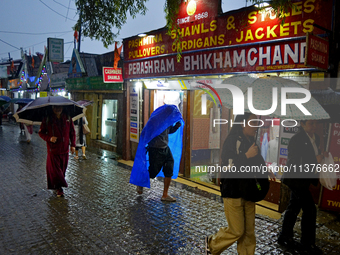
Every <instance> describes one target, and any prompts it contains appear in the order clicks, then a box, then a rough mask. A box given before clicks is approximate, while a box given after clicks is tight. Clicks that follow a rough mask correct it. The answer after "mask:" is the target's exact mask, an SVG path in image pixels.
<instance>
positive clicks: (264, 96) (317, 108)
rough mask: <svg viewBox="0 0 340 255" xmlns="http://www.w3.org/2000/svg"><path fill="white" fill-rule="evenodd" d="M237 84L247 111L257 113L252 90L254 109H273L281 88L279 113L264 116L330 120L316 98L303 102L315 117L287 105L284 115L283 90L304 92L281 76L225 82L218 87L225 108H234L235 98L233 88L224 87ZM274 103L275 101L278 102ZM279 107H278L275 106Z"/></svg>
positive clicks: (243, 77)
mask: <svg viewBox="0 0 340 255" xmlns="http://www.w3.org/2000/svg"><path fill="white" fill-rule="evenodd" d="M227 84H230V85H234V86H236V87H238V88H239V89H240V91H242V93H243V96H244V109H245V111H246V112H253V109H249V107H248V100H247V99H248V91H249V90H248V88H250V87H251V88H252V95H249V97H250V98H252V99H253V100H252V102H253V103H252V105H253V108H255V109H256V110H261V111H264V110H269V109H271V108H272V106H273V88H277V93H275V94H276V95H277V100H275V101H276V102H277V106H276V110H275V111H274V112H273V113H270V114H264V115H266V116H270V117H275V118H281V119H295V120H311V119H313V120H320V119H329V118H330V117H329V115H328V113H327V112H326V111H325V110H324V108H323V107H322V106H321V105H320V104H319V103H318V102H317V101H316V100H315V99H314V98H313V97H311V99H310V100H309V101H308V102H306V103H303V106H304V107H305V108H306V109H307V111H309V112H310V113H311V115H306V114H305V113H303V112H302V111H301V110H300V109H299V108H298V107H297V106H296V105H295V104H287V106H286V114H285V115H282V111H281V91H282V88H290V89H294V88H299V89H301V88H302V89H304V87H303V86H301V85H300V84H299V83H297V82H295V81H293V80H289V79H284V78H280V77H273V76H270V77H262V78H251V77H249V76H247V75H241V76H233V77H230V78H227V79H225V80H224V81H223V82H222V84H221V85H217V86H216V88H215V89H216V91H217V93H218V94H219V95H220V97H221V100H222V103H223V105H224V106H226V107H228V108H233V103H234V102H233V96H232V94H231V92H230V90H229V89H227V88H223V86H224V85H227ZM286 97H287V98H288V99H299V98H300V99H301V98H304V97H305V95H304V94H303V93H298V92H296V93H287V94H286ZM275 101H274V102H275ZM274 106H275V105H274Z"/></svg>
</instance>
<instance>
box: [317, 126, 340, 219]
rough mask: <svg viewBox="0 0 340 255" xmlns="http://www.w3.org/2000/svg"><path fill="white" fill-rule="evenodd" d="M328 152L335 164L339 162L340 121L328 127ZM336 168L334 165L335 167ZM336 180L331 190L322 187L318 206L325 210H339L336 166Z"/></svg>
mask: <svg viewBox="0 0 340 255" xmlns="http://www.w3.org/2000/svg"><path fill="white" fill-rule="evenodd" d="M330 130H331V131H330V139H329V152H330V153H331V154H332V156H333V160H334V164H335V166H338V165H339V164H340V123H333V124H332V126H331V129H330ZM335 168H336V167H335ZM337 171H338V172H337V176H338V182H337V185H336V186H335V187H334V188H333V190H328V189H326V188H323V192H322V198H321V203H320V207H321V208H322V209H325V210H332V211H337V212H340V172H339V168H337Z"/></svg>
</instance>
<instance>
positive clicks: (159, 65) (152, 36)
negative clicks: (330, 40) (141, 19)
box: [123, 0, 333, 210]
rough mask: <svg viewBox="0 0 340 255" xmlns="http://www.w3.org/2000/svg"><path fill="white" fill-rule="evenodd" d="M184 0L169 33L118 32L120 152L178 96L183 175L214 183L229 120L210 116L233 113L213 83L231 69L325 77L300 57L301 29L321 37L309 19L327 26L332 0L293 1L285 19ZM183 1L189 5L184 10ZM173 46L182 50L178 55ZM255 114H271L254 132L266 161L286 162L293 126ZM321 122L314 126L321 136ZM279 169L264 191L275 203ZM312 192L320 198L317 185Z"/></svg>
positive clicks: (303, 46)
mask: <svg viewBox="0 0 340 255" xmlns="http://www.w3.org/2000/svg"><path fill="white" fill-rule="evenodd" d="M186 2H187V1H183V2H182V4H181V5H180V11H179V17H178V19H177V23H178V25H179V29H178V31H177V32H176V31H172V33H171V34H170V35H168V34H167V30H166V29H165V28H163V29H159V30H155V31H151V32H149V33H146V34H147V35H146V36H145V37H142V38H141V37H138V36H135V37H130V38H126V39H124V58H125V59H124V79H125V81H126V84H127V104H126V107H127V109H128V110H127V112H128V113H129V115H128V117H127V124H126V125H127V129H126V132H127V133H128V134H130V136H128V137H127V140H126V143H127V144H129V146H127V150H126V151H125V153H124V154H123V155H124V156H125V158H126V159H133V158H134V155H135V151H136V148H137V145H138V139H139V134H140V132H141V130H142V129H143V127H144V126H145V124H146V122H147V120H148V118H149V116H150V114H151V113H152V112H153V111H154V110H155V109H156V108H157V107H159V106H161V105H163V104H164V103H170V104H176V105H177V106H178V107H179V109H180V111H181V113H182V115H183V118H184V120H185V127H184V136H183V153H182V161H181V168H180V173H181V174H182V176H183V177H185V178H190V179H192V180H194V181H198V182H201V183H206V184H207V185H215V186H216V187H217V186H218V184H219V175H218V171H214V170H213V169H214V168H213V166H215V167H217V166H218V165H220V164H221V150H222V146H223V143H224V141H225V139H226V137H227V135H228V132H229V130H230V121H229V122H226V123H224V125H214V120H216V119H223V120H231V119H233V117H234V116H233V109H232V108H227V107H225V105H223V104H222V102H221V100H220V99H221V98H220V96H219V95H218V93H215V92H216V91H215V89H216V88H218V87H219V86H220V85H222V84H225V83H226V82H227V81H228V78H229V77H231V76H234V75H247V76H248V77H251V78H254V79H258V78H261V77H267V76H273V77H282V78H285V79H288V80H292V81H294V82H297V83H299V84H300V85H301V86H302V87H303V88H306V89H309V88H310V86H311V84H312V74H313V73H315V72H318V73H322V76H323V77H327V76H328V74H327V72H326V71H325V70H324V69H323V68H322V67H319V66H316V65H312V64H309V62H308V63H306V58H307V55H306V54H307V49H308V50H310V48H308V46H307V44H308V42H307V40H306V36H307V33H313V34H314V35H319V36H320V37H327V36H326V33H325V32H324V31H323V30H321V29H319V28H317V26H313V24H318V25H320V26H322V27H323V28H327V29H329V30H330V29H331V25H332V22H333V21H332V15H331V12H332V1H322V4H321V1H318V0H316V1H309V0H305V1H301V2H298V3H295V5H296V6H295V7H294V8H293V9H292V10H290V12H289V15H288V14H287V16H286V20H285V23H284V24H281V21H280V20H278V19H276V18H275V17H274V16H273V13H272V12H271V11H270V10H269V9H265V10H261V11H260V10H258V9H257V8H255V7H254V6H251V7H247V8H242V9H240V10H236V11H231V12H227V13H218V10H219V6H218V2H219V1H213V2H211V1H194V0H191V1H190V2H194V4H193V3H192V4H190V5H188V4H187V3H186ZM188 6H191V7H192V6H195V8H194V9H192V10H191V9H190V10H188ZM191 7H190V8H191ZM320 26H318V27H320ZM178 34H180V35H181V37H180V38H177V36H178ZM176 39H179V40H177V41H176ZM326 39H327V38H326ZM178 48H180V50H182V54H181V59H180V61H179V62H178V61H177V60H178V56H177V49H178ZM323 50H324V49H323ZM326 50H327V51H328V48H327V49H326ZM327 54H329V52H327ZM319 60H320V59H319ZM320 61H321V60H320ZM322 61H326V60H322ZM322 61H321V62H322ZM268 100H269V99H268ZM222 101H223V100H222ZM261 119H263V120H265V119H270V121H264V125H263V126H262V127H261V129H259V132H258V145H259V146H260V147H262V145H264V146H265V148H266V149H263V150H262V151H261V153H263V154H262V155H263V156H264V158H265V159H266V161H267V164H276V165H284V164H285V163H286V161H285V158H286V156H287V155H286V153H287V143H288V141H289V139H290V137H291V136H292V135H293V134H294V132H295V131H296V129H293V130H285V129H284V127H283V126H282V125H281V121H280V119H272V118H269V117H266V116H262V117H261ZM322 125H323V124H322ZM324 129H325V127H323V126H322V127H321V126H320V132H321V136H323V134H324V133H323V130H324ZM326 143H327V141H326V142H325V143H324V144H323V146H324V148H326V147H327V144H326ZM280 174H281V173H280V172H279V173H278V174H277V181H276V182H275V183H274V182H273V183H272V185H271V190H270V191H269V192H268V197H267V198H266V200H267V201H270V202H272V203H274V204H280V203H281V201H282V199H283V198H282V196H283V195H282V193H283V192H281V191H280V190H281V186H282V185H280ZM315 193H316V194H317V195H316V196H317V198H318V197H319V194H320V188H319V189H318V190H317V191H315ZM317 198H316V200H317ZM279 209H280V210H282V207H281V208H278V209H277V210H279Z"/></svg>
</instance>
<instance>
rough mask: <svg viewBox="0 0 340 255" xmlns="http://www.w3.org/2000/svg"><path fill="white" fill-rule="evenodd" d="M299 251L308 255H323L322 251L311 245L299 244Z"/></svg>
mask: <svg viewBox="0 0 340 255" xmlns="http://www.w3.org/2000/svg"><path fill="white" fill-rule="evenodd" d="M301 250H302V251H303V252H304V253H306V254H308V255H322V254H323V251H322V250H321V249H320V248H319V247H318V246H316V245H315V244H312V245H305V244H301Z"/></svg>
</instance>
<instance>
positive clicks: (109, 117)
mask: <svg viewBox="0 0 340 255" xmlns="http://www.w3.org/2000/svg"><path fill="white" fill-rule="evenodd" d="M117 118H118V100H103V108H102V134H101V139H102V140H103V141H106V142H109V143H112V144H114V145H116V144H117Z"/></svg>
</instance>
